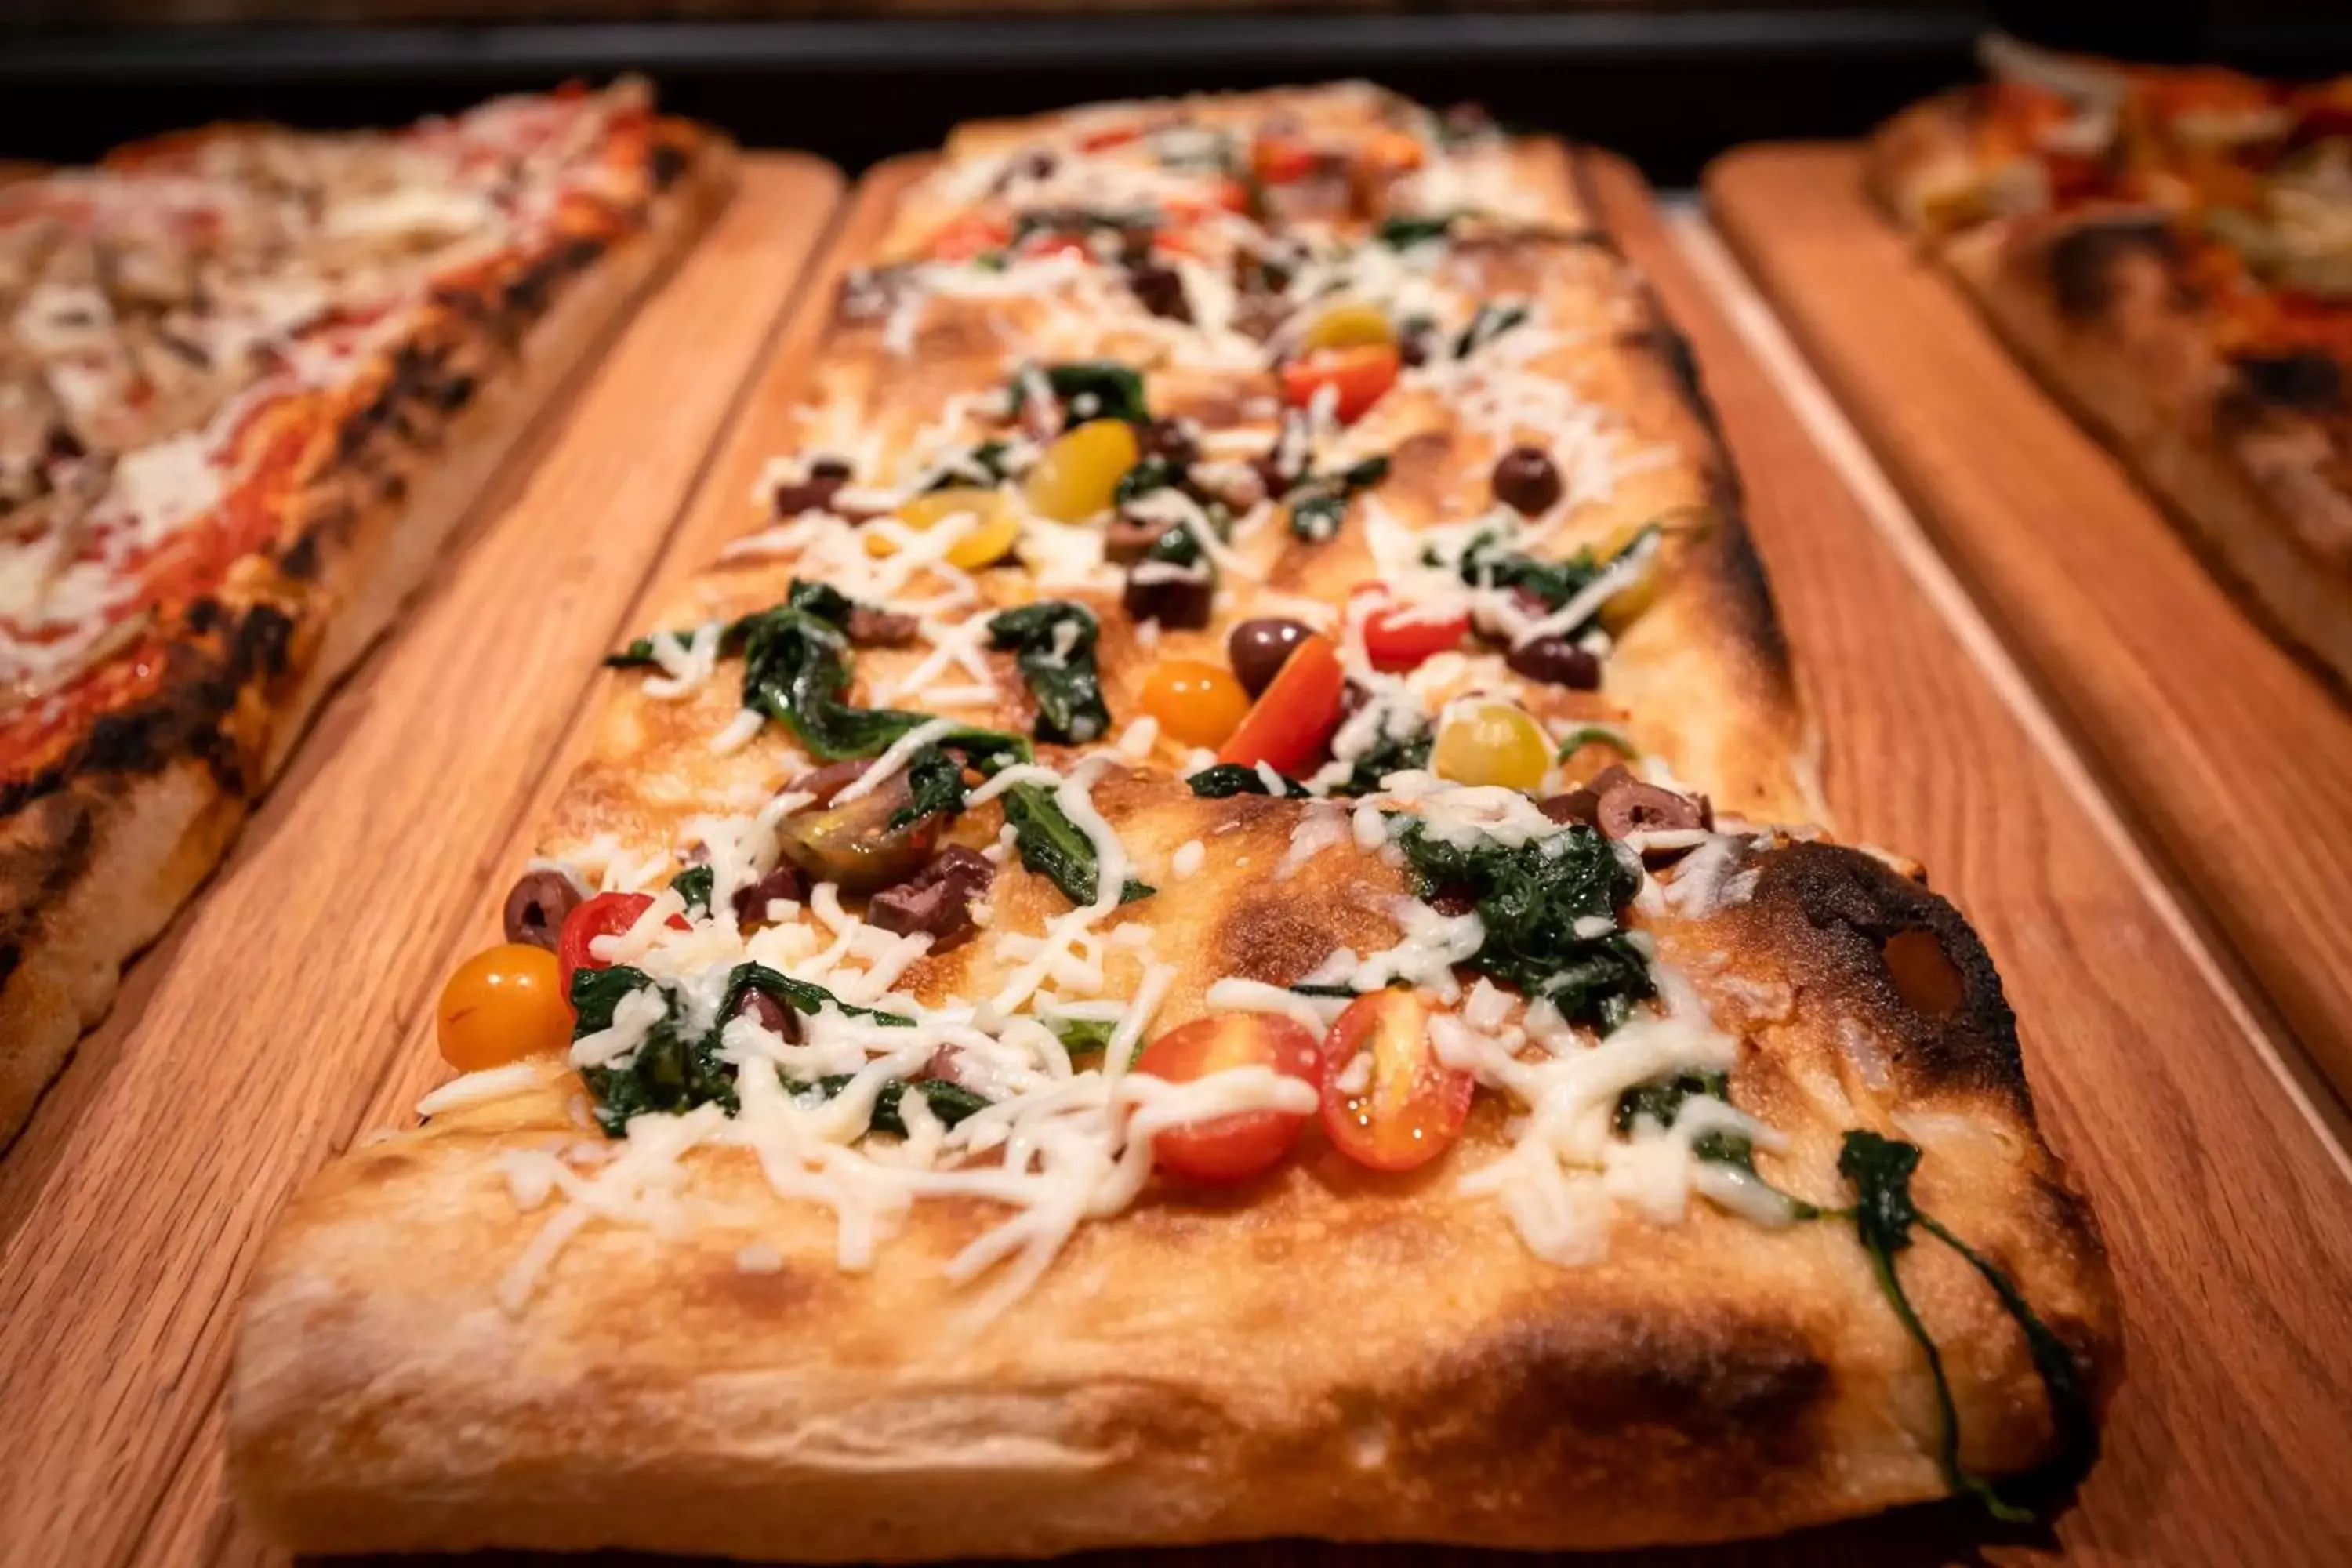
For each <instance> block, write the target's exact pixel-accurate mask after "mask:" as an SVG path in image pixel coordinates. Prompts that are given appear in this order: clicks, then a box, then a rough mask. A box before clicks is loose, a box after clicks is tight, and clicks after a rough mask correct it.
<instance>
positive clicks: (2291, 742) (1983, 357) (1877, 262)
mask: <svg viewBox="0 0 2352 1568" xmlns="http://www.w3.org/2000/svg"><path fill="white" fill-rule="evenodd" d="M1706 195H1707V201H1708V204H1709V206H1710V208H1711V210H1712V211H1713V212H1714V214H1715V216H1716V220H1717V222H1718V223H1719V224H1720V225H1721V226H1722V228H1723V232H1724V234H1725V236H1726V237H1727V239H1729V241H1730V242H1731V244H1732V247H1733V248H1734V249H1736V250H1737V251H1738V253H1739V256H1740V258H1741V259H1742V260H1743V261H1744V262H1746V264H1747V266H1748V269H1749V271H1750V272H1751V273H1753V274H1754V276H1755V278H1756V279H1757V280H1758V281H1759V283H1760V284H1761V285H1762V287H1763V289H1764V292H1765V294H1766V295H1767V296H1768V297H1769V299H1770V300H1771V301H1772V303H1773V305H1774V307H1775V308H1776V309H1777V310H1779V311H1780V313H1781V314H1782V316H1783V317H1784V318H1785V319H1786V320H1787V321H1788V323H1789V326H1790V329H1791V330H1792V331H1794V332H1795V333H1796V335H1797V338H1798V340H1799V342H1801V343H1802V344H1803V345H1804V348H1805V350H1806V352H1807V353H1808V354H1810V355H1811V358H1812V359H1813V361H1814V363H1816V364H1817V365H1818V366H1819V367H1820V370H1821V374H1822V375H1823V376H1824V377H1825V378H1826V379H1827V380H1828V382H1829V384H1830V385H1831V387H1832V390H1834V391H1835V392H1836V393H1837V394H1838V395H1839V398H1840V400H1841V401H1842V402H1843V404H1844V405H1845V406H1846V407H1847V408H1849V409H1851V410H1852V411H1853V417H1854V420H1855V422H1856V423H1857V424H1858V425H1859V426H1861V427H1862V430H1863V433H1864V436H1866V437H1868V438H1869V440H1870V443H1871V445H1872V447H1874V449H1875V450H1876V451H1877V453H1878V454H1879V457H1880V458H1881V459H1882V460H1883V461H1884V462H1885V465H1886V468H1887V470H1888V472H1889V473H1890V474H1891V475H1892V476H1893V478H1894V479H1895V483H1896V485H1897V486H1899V487H1900V488H1901V489H1902V490H1903V492H1904V494H1905V495H1906V497H1908V498H1909V500H1911V502H1912V504H1913V505H1914V506H1915V507H1916V508H1917V509H1918V511H1919V513H1920V516H1921V517H1922V518H1923V520H1925V521H1926V522H1927V525H1928V526H1929V528H1930V529H1931V530H1932V531H1933V532H1934V533H1935V535H1936V538H1937V542H1938V543H1939V544H1940V545H1941V546H1942V547H1943V549H1944V551H1945V552H1946V554H1947V555H1948V556H1949V557H1950V559H1951V561H1952V563H1953V564H1954V565H1955V566H1956V567H1957V568H1958V570H1959V572H1960V574H1961V575H1962V576H1963V577H1964V578H1965V579H1966V580H1967V581H1968V582H1969V584H1970V586H1971V587H1972V588H1973V590H1974V591H1975V594H1976V597H1977V599H1978V601H1979V603H1981V604H1982V605H1984V606H1985V607H1986V609H1987V610H1988V611H1989V612H1990V614H1991V615H1992V616H1993V617H1994V619H1995V620H1996V621H1997V622H1998V623H1999V624H2000V627H2001V630H2002V632H2003V633H2004V634H2005V635H2006V636H2007V637H2009V638H2010V640H2011V643H2012V644H2013V646H2015V647H2016V648H2017V649H2018V651H2019V653H2020V654H2021V656H2022V657H2023V658H2024V660H2025V662H2026V663H2027V664H2028V665H2029V666H2030V667H2031V668H2032V670H2033V672H2034V674H2035V676H2036V678H2037V679H2038V680H2039V682H2040V683H2041V684H2042V687H2043V688H2044V689H2046V690H2047V691H2048V692H2049V693H2050V694H2051V697H2052V699H2053V701H2054V703H2055V705H2056V706H2057V707H2058V708H2059V709H2060V710H2062V711H2063V714H2064V716H2065V718H2066V719H2067V721H2069V722H2070V723H2071V724H2072V725H2073V726H2074V729H2075V730H2076V731H2077V732H2078V733H2080V734H2081V735H2082V737H2083V738H2084V742H2086V744H2087V746H2088V749H2089V750H2090V751H2091V752H2092V753H2093V754H2094V755H2095V758H2096V759H2097V761H2098V763H2100V764H2101V766H2102V768H2103V771H2104V772H2105V775H2106V776H2107V777H2108V778H2109V779H2110V780H2111V781H2112V782H2113V784H2114V785H2115V787H2116V790H2117V792H2118V793H2119V794H2120V795H2122V796H2123V797H2124V798H2125V799H2126V801H2127V802H2128V803H2129V805H2130V806H2131V807H2132V808H2133V809H2134V810H2135V811H2136V812H2137V815H2138V816H2139V817H2140V818H2141V819H2142V820H2143V821H2144V822H2145V824H2146V826H2147V829H2148V830H2149V832H2150V833H2151V834H2152V836H2153V837H2155V838H2156V839H2157V840H2158V842H2160V843H2161V844H2162V846H2163V847H2164V849H2165V851H2166V852H2167V853H2168V856H2169V858H2171V860H2172V861H2173V862H2174V863H2175V864H2176V865H2177V866H2178V867H2179V872H2180V874H2181V876H2182V877H2183V879H2185V881H2186V883H2187V885H2188V887H2189V889H2191V890H2192V892H2193V894H2194V902H2195V903H2197V904H2199V905H2201V906H2202V908H2203V910H2206V911H2208V912H2210V917H2211V919H2212V920H2213V921H2215V922H2216V923H2217V924H2218V925H2219V926H2220V928H2221V930H2222V931H2224V932H2226V933H2227V936H2228V938H2229V940H2230V942H2231V943H2232V944H2233V945H2234V947H2235V949H2236V952H2237V956H2238V958H2239V959H2240V960H2241V961H2242V963H2244V965H2245V967H2246V968H2247V969H2248V970H2249V971H2251V972H2252V973H2253V974H2254V975H2255V976H2257V977H2258V978H2259V980H2260V982H2261V984H2262V985H2263V988H2264V989H2265V990H2266V991H2267V992H2268V993H2269V994H2270V996H2271V998H2272V999H2273V1001H2274V1002H2275V1003H2276V1005H2277V1006H2278V1009H2279V1011H2280V1012H2281V1013H2282V1014H2283V1015H2284V1016H2285V1017H2286V1019H2287V1021H2288V1023H2289V1024H2290V1026H2292V1027H2293V1028H2294V1031H2295V1033H2296V1035H2297V1036H2298V1037H2300V1038H2301V1039H2302V1041H2303V1043H2304V1045H2305V1047H2307V1048H2308V1049H2309V1051H2310V1052H2311V1054H2312V1056H2313V1057H2314V1058H2315V1059H2316V1060H2317V1062H2318V1064H2319V1065H2320V1067H2321V1068H2323V1069H2324V1070H2325V1071H2326V1073H2327V1075H2328V1076H2329V1077H2330V1078H2331V1079H2334V1081H2335V1084H2336V1087H2337V1089H2339V1090H2341V1091H2342V1092H2344V1093H2345V1094H2346V1095H2347V1096H2352V707H2347V703H2346V702H2345V700H2342V698H2341V697H2339V695H2338V694H2336V693H2334V692H2331V690H2330V689H2328V687H2327V685H2326V682H2325V680H2324V679H2322V678H2320V677H2319V676H2317V675H2315V674H2314V673H2312V672H2311V671H2310V670H2309V669H2308V668H2305V666H2304V665H2303V664H2301V663H2300V662H2298V660H2297V659H2296V658H2294V657H2293V656H2292V655H2290V654H2288V653H2287V652H2285V651H2284V649H2283V648H2282V647H2279V646H2278V645H2277V644H2275V643H2273V641H2272V640H2271V639H2270V638H2269V637H2267V636H2266V635H2264V633H2263V630H2262V629H2261V628H2260V627H2259V626H2257V625H2256V624H2255V622H2254V620H2253V619H2252V617H2251V616H2249V615H2248V614H2247V613H2246V612H2245V611H2244V610H2243V609H2242V607H2241V606H2240V605H2238V604H2237V603H2236V602H2235V601H2233V599H2232V598H2231V595H2230V593H2229V592H2228V591H2227V590H2226V589H2225V588H2224V587H2223V586H2222V585H2221V583H2220V582H2219V581H2218V580H2217V579H2216V578H2214V577H2213V576H2212V575H2211V574H2209V573H2208V572H2207V571H2206V570H2205V569H2204V567H2203V565H2202V563H2200V561H2199V559H2198V557H2197V555H2196V554H2195V552H2193V551H2192V550H2191V549H2190V547H2189V544H2188V542H2186V540H2185V539H2184V538H2183V537H2182V535H2181V534H2179V532H2178V531H2175V530H2174V529H2173V527H2172V526H2171V525H2170V523H2169V522H2168V520H2167V519H2166V517H2165V515H2164V512H2163V510H2162V509H2161V508H2160V506H2159V505H2158V503H2157V502H2156V501H2155V500H2153V499H2152V498H2151V497H2150V496H2149V495H2148V494H2147V492H2146V491H2144V490H2142V489H2139V488H2138V486H2137V484H2136V483H2135V482H2134V481H2133V479H2132V478H2131V475H2130V474H2129V472H2128V471H2127V470H2126V468H2124V466H2123V465H2122V464H2121V463H2120V462H2119V461H2117V460H2116V458H2114V457H2112V456H2111V455H2109V453H2108V452H2107V451H2106V450H2105V447H2101V446H2100V445H2099V444H2098V442H2097V441H2096V440H2095V438H2094V437H2091V436H2090V435H2088V434H2087V433H2086V432H2085V431H2084V429H2083V427H2082V426H2080V425H2079V424H2078V423H2076V421H2075V420H2074V418H2073V417H2072V416H2070V415H2069V414H2068V412H2067V411H2066V410H2065V409H2064V408H2063V407H2062V406H2061V405H2059V404H2057V403H2056V402H2054V401H2053V399H2052V398H2051V397H2049V396H2048V395H2046V394H2044V393H2043V392H2042V388H2041V385H2040V384H2039V383H2038V382H2036V381H2035V379H2034V378H2033V376H2032V374H2031V373H2030V372H2029V371H2027V370H2026V369H2025V367H2024V365H2023V364H2022V363H2021V362H2019V361H2017V360H2015V359H2014V358H2012V357H2011V354H2010V353H2009V352H2008V350H2007V349H2006V348H2005V347H2004V346H2003V345H2002V344H2001V342H2000V340H1999V339H1998V338H1997V337H1995V336H1994V335H1993V333H1992V332H1991V331H1990V330H1989V329H1988V328H1987V327H1986V326H1985V325H1984V323H1983V321H1981V319H1980V318H1979V315H1978V314H1977V312H1976V310H1975V309H1974V308H1973V307H1972V306H1971V305H1970V304H1969V300H1968V299H1967V297H1966V296H1965V295H1964V294H1963V293H1962V292H1961V290H1960V289H1958V286H1957V285H1955V284H1953V283H1951V282H1950V281H1948V279H1946V278H1945V277H1944V276H1943V275H1942V274H1941V273H1940V272H1938V271H1937V269H1936V268H1935V267H1934V266H1933V265H1932V264H1931V263H1930V262H1929V261H1928V260H1927V258H1925V257H1924V255H1922V254H1921V253H1920V252H1919V251H1918V250H1917V249H1916V247H1914V246H1913V245H1912V244H1911V242H1909V241H1908V240H1906V239H1905V238H1904V237H1902V236H1900V235H1899V234H1897V233H1896V232H1895V229H1894V228H1893V227H1892V226H1890V225H1889V224H1888V223H1887V222H1886V221H1885V219H1884V218H1882V217H1881V216H1879V214H1878V212H1877V210H1876V209H1875V208H1874V206H1872V205H1871V204H1870V202H1869V199H1868V198H1867V196H1866V195H1864V190H1863V186H1862V177H1861V154H1860V153H1858V152H1857V151H1856V150H1855V149H1853V148H1851V147H1844V146H1827V145H1800V146H1780V147H1754V148H1747V149H1743V150H1741V151H1739V152H1737V153H1732V154H1730V155H1728V156H1727V157H1725V158H1723V159H1722V160H1720V161H1718V162H1717V163H1716V164H1715V166H1714V167H1713V168H1712V169H1711V170H1710V171H1709V173H1708V174H1707V179H1706Z"/></svg>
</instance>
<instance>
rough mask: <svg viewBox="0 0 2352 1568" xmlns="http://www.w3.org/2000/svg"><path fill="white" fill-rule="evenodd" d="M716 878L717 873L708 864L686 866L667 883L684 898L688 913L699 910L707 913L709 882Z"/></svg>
mask: <svg viewBox="0 0 2352 1568" xmlns="http://www.w3.org/2000/svg"><path fill="white" fill-rule="evenodd" d="M717 879H718V878H717V873H715V872H714V871H712V870H711V868H709V867H708V866H688V868H686V869H685V870H683V871H680V872H679V873H678V874H677V876H675V877H672V878H671V879H669V885H670V887H671V888H672V889H675V890H676V891H677V896H678V897H679V898H681V899H684V900H686V912H687V913H688V914H694V913H697V912H700V913H702V914H706V915H707V914H709V912H710V889H711V884H712V883H713V882H715V881H716V880H717Z"/></svg>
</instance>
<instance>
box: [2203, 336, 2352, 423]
mask: <svg viewBox="0 0 2352 1568" xmlns="http://www.w3.org/2000/svg"><path fill="white" fill-rule="evenodd" d="M2231 364H2232V365H2233V366H2234V367H2235V369H2236V370H2237V373H2238V384H2237V385H2236V386H2235V387H2233V388H2232V389H2231V395H2230V398H2231V401H2235V402H2238V403H2242V404H2243V405H2250V408H2249V410H2248V411H2250V412H2251V411H2254V410H2259V409H2261V408H2264V407H2271V408H2292V409H2294V411H2295V412H2296V413H2298V414H2336V413H2340V412H2341V411H2342V410H2343V408H2344V405H2345V400H2344V367H2343V366H2342V365H2341V364H2339V363H2336V356H2335V355H2334V354H2331V353H2325V352H2323V351H2321V350H2319V349H2307V348H2306V349H2287V350H2284V351H2283V352H2280V353H2244V354H2240V355H2238V356H2237V357H2236V358H2235V359H2234V360H2233V361H2231Z"/></svg>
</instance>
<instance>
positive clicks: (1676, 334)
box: [1617, 298, 1723, 440]
mask: <svg viewBox="0 0 2352 1568" xmlns="http://www.w3.org/2000/svg"><path fill="white" fill-rule="evenodd" d="M1643 303H1644V304H1645V305H1646V306H1647V308H1648V314H1649V316H1650V324H1649V325H1647V326H1645V327H1638V328H1636V329H1634V330H1633V331H1630V332H1626V333H1624V334H1623V335H1622V336H1621V337H1619V338H1618V340H1617V342H1618V343H1619V344H1620V346H1622V347H1623V348H1626V349H1630V350H1632V351H1633V353H1639V354H1646V355H1648V356H1649V357H1650V358H1652V359H1654V360H1655V361H1657V362H1658V363H1659V364H1661V365H1663V366H1664V367H1665V371H1666V374H1667V375H1669V376H1670V377H1672V378H1673V381H1674V384H1675V395H1677V396H1679V397H1680V398H1681V399H1682V401H1683V406H1685V408H1688V409H1689V410H1690V412H1691V417H1693V418H1695V419H1696V420H1697V421H1698V422H1699V425H1700V427H1701V428H1703V429H1705V430H1706V433H1707V434H1708V435H1710V436H1713V437H1716V438H1717V439H1718V440H1720V439H1721V438H1722V435H1723V426H1721V425H1720V424H1719V423H1718V422H1717V419H1716V414H1715V405H1714V404H1713V403H1712V402H1710V401H1709V400H1708V398H1707V395H1706V382H1705V381H1704V380H1702V379H1701V377H1700V375H1699V369H1698V354H1697V353H1696V352H1695V351H1694V350H1693V349H1692V348H1691V341H1690V339H1689V338H1687V337H1685V335H1684V334H1683V333H1682V331H1680V330H1679V329H1678V328H1676V327H1675V326H1674V325H1673V324H1672V323H1670V322H1669V321H1667V320H1666V319H1665V314H1664V309H1663V308H1662V307H1661V306H1660V305H1659V304H1658V303H1657V301H1656V300H1655V299H1654V298H1653V299H1648V300H1644V301H1643Z"/></svg>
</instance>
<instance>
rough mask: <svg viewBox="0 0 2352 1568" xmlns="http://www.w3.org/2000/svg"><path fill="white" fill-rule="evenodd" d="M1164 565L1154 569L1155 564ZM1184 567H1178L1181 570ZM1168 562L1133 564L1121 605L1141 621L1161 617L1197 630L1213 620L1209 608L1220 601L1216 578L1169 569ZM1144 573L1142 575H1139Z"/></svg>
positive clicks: (1163, 621) (1179, 626)
mask: <svg viewBox="0 0 2352 1568" xmlns="http://www.w3.org/2000/svg"><path fill="white" fill-rule="evenodd" d="M1155 567H1158V568H1161V570H1160V571H1154V570H1152V568H1155ZM1181 570H1182V569H1181V568H1180V569H1178V573H1181ZM1164 571H1165V563H1162V562H1157V561H1139V562H1137V563H1135V565H1134V566H1132V567H1130V568H1129V570H1128V574H1127V591H1126V592H1125V593H1124V594H1122V595H1120V597H1119V605H1120V607H1121V608H1123V609H1125V610H1126V611H1127V613H1128V616H1129V617H1130V618H1131V619H1134V620H1138V621H1158V622H1159V623H1160V625H1161V626H1172V627H1175V628H1177V629H1179V630H1184V631H1195V630H1198V629H1199V628H1201V627H1202V626H1207V625H1208V624H1209V612H1210V609H1211V607H1212V606H1213V605H1214V603H1215V602H1216V595H1217V584H1216V580H1215V579H1214V578H1213V577H1211V576H1209V575H1207V574H1205V573H1204V574H1202V575H1200V576H1197V577H1195V576H1191V575H1181V574H1178V573H1167V574H1163V572H1164ZM1139 574H1140V575H1139Z"/></svg>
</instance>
